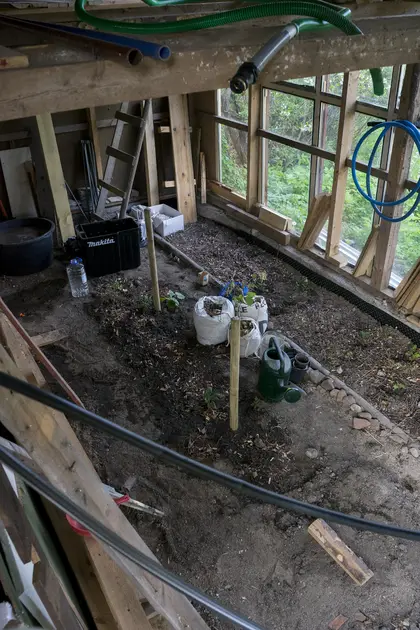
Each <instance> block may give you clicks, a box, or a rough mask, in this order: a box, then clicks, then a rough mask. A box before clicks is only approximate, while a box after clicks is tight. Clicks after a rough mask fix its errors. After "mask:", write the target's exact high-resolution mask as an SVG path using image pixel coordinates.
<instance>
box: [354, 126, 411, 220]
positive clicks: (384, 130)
mask: <svg viewBox="0 0 420 630" xmlns="http://www.w3.org/2000/svg"><path fill="white" fill-rule="evenodd" d="M380 128H382V131H381V133H380V134H379V136H378V139H377V140H376V142H375V145H374V147H373V149H372V153H371V155H370V158H369V162H368V165H367V172H366V192H365V191H364V190H363V189H362V187H361V186H360V184H359V181H358V179H357V174H356V162H357V155H358V153H359V150H360V147H361V146H362V144H363V143H364V142H365V140H367V139H368V138H369V136H370V135H371V134H372V133H374V132H375V131H377V130H378V129H380ZM393 128H394V129H403V130H404V131H405V132H407V133H408V134H409V136H411V137H412V139H413V141H414V144H415V145H416V147H417V151H418V152H419V153H420V131H419V130H418V129H417V127H416V126H415V125H414V124H413V123H412V122H410V121H409V120H393V121H390V122H382V123H378V124H377V125H375V126H374V127H372V129H369V130H368V131H367V132H366V133H365V134H364V135H363V136H362V137H361V138H360V140H359V142H358V143H357V145H356V148H355V150H354V153H353V159H352V163H351V172H352V175H353V181H354V183H355V185H356V188H357V190H358V191H359V193H360V194H361V195H362V197H364V198H365V199H366V200H367V201H369V203H370V204H371V206H372V208H373V209H374V211H375V212H376V214H378V215H379V216H380V217H381V219H384V220H385V221H391V223H399V222H400V221H404V219H408V217H409V216H410V215H411V214H413V212H414V211H415V210H416V208H417V206H418V205H419V203H420V179H419V181H418V182H417V184H416V186H415V188H413V190H411V191H410V192H409V193H408V194H407V195H406V196H405V197H403V198H402V199H398V200H397V201H378V200H377V199H375V198H374V197H372V189H371V186H370V178H371V171H372V164H373V160H374V159H375V155H376V151H377V150H378V147H379V145H380V143H381V142H382V140H383V138H384V136H385V134H386V133H387V131H389V132H391V130H392V129H393ZM414 195H417V197H416V199H415V201H414V203H413V205H412V206H411V208H410V209H409V210H408V211H407V212H406V213H405V214H403V215H402V216H401V217H395V218H394V217H388V216H386V214H384V213H383V212H381V211H380V209H379V207H378V206H380V207H390V206H399V205H400V204H403V203H405V202H406V201H408V200H409V199H411V198H412V197H414Z"/></svg>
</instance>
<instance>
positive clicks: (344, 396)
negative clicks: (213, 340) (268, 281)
mask: <svg viewBox="0 0 420 630" xmlns="http://www.w3.org/2000/svg"><path fill="white" fill-rule="evenodd" d="M285 339H286V342H287V343H288V344H289V345H290V346H291V347H292V348H293V349H294V350H297V351H298V352H302V353H303V354H305V355H306V356H307V357H308V358H309V363H310V366H311V367H310V368H309V371H308V378H309V380H310V381H311V383H313V384H314V385H315V386H317V387H321V388H322V389H323V390H324V391H326V392H329V394H330V396H331V398H333V399H334V400H336V401H337V402H340V403H341V404H342V405H343V406H344V407H346V408H347V409H348V411H349V412H350V413H351V414H352V416H353V417H352V419H351V421H350V426H351V427H352V428H353V429H358V430H361V429H365V430H369V431H373V432H376V431H380V430H381V429H382V430H383V435H384V437H385V436H386V437H388V438H389V439H390V440H392V441H393V442H395V443H396V444H399V445H401V447H402V449H401V450H402V453H403V454H404V455H407V454H408V453H410V455H412V456H413V457H414V458H415V459H417V458H418V457H419V456H420V444H419V443H418V442H416V441H415V440H413V439H412V438H411V436H410V435H409V434H408V433H406V432H405V431H403V429H401V428H400V427H399V426H397V425H396V424H394V423H393V422H391V420H390V419H389V418H387V417H386V416H384V414H383V413H381V412H380V411H379V409H376V407H374V406H373V405H371V404H370V403H369V402H368V401H367V400H365V399H364V398H362V396H360V394H358V393H357V392H355V391H354V390H353V389H351V387H349V386H348V385H346V384H345V383H343V381H340V379H338V378H336V377H335V376H334V375H333V374H331V372H329V371H328V370H327V369H326V368H324V367H323V366H322V365H321V364H320V363H319V362H318V361H316V359H314V358H313V357H311V356H310V355H309V354H308V353H307V352H305V350H303V349H302V348H300V347H299V346H298V345H297V344H296V343H294V342H293V341H291V340H290V339H288V338H287V337H286V338H285Z"/></svg>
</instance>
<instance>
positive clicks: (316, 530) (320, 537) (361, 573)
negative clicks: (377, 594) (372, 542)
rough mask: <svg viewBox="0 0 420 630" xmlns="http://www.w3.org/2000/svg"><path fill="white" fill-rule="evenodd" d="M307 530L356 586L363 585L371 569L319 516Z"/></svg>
mask: <svg viewBox="0 0 420 630" xmlns="http://www.w3.org/2000/svg"><path fill="white" fill-rule="evenodd" d="M308 532H309V534H310V535H311V536H312V537H313V538H314V539H315V540H316V542H317V543H318V544H319V545H321V547H322V548H323V549H324V550H325V551H326V552H327V553H328V554H329V555H330V556H331V558H333V560H335V562H336V563H337V564H338V565H339V566H340V567H341V568H342V569H344V571H345V572H346V573H347V574H348V575H349V576H350V577H351V579H352V580H353V581H354V582H356V584H358V586H363V584H366V582H367V581H368V580H370V578H371V577H372V576H373V571H371V570H370V569H369V568H368V567H367V566H366V564H365V563H364V562H363V560H362V559H361V558H359V557H358V556H356V554H355V553H354V551H352V550H351V549H350V547H348V546H347V545H346V544H345V543H344V542H343V541H342V540H341V538H340V537H339V536H338V534H337V533H336V532H335V531H334V530H333V529H332V528H331V527H330V526H329V525H328V524H327V523H326V522H325V521H323V520H322V519H321V518H318V519H317V520H316V521H314V522H313V523H311V525H309V527H308Z"/></svg>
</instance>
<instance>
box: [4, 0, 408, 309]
mask: <svg viewBox="0 0 420 630" xmlns="http://www.w3.org/2000/svg"><path fill="white" fill-rule="evenodd" d="M347 5H348V6H349V7H350V8H351V9H352V19H353V20H354V22H355V23H356V24H357V26H359V27H360V29H361V30H362V32H363V35H360V36H353V37H346V38H345V45H343V38H344V36H343V35H342V34H341V33H338V32H337V31H336V30H334V29H331V31H328V32H323V33H322V37H320V36H319V35H316V34H315V35H314V34H311V33H306V34H303V35H301V36H299V37H298V38H296V39H295V40H293V41H292V42H291V43H289V44H288V46H287V47H286V48H284V49H283V50H282V51H281V53H280V54H279V55H278V56H277V57H276V58H275V59H274V60H273V61H272V62H271V63H270V64H269V65H268V66H267V68H266V69H265V70H264V72H263V73H262V75H261V77H260V83H259V84H258V85H255V86H252V89H251V90H250V97H249V113H248V120H247V121H246V122H244V121H242V122H241V121H238V120H230V119H227V118H226V117H225V116H223V115H222V114H221V112H220V108H218V101H217V96H216V95H217V90H219V89H220V88H225V87H226V86H227V85H228V81H229V79H230V78H231V77H232V76H233V74H234V72H235V71H236V69H237V67H238V65H239V64H240V63H241V62H242V61H243V60H245V59H248V58H250V57H251V56H252V54H253V53H254V52H255V51H256V50H258V49H259V47H260V46H261V44H263V43H265V42H266V41H267V40H268V39H269V38H270V37H271V36H272V35H273V34H275V33H277V32H278V29H279V27H280V26H281V25H283V24H285V23H287V22H288V21H289V18H288V17H282V16H279V17H277V18H267V19H262V20H259V21H258V22H257V23H255V24H252V25H250V24H247V23H244V24H242V25H241V28H234V29H232V27H230V26H225V27H219V28H217V29H211V30H204V31H198V32H192V33H181V34H171V35H168V36H165V37H161V38H160V41H162V43H165V44H167V45H169V46H170V47H171V50H172V57H171V58H170V59H169V60H168V61H167V62H158V61H155V60H153V59H150V58H145V59H143V60H142V61H141V63H140V64H139V65H138V66H135V67H130V66H128V65H127V66H125V65H123V64H122V63H120V62H117V61H115V60H111V59H109V58H106V57H98V53H97V51H91V50H89V49H80V48H77V47H76V46H73V45H72V46H69V47H67V46H65V45H64V44H62V43H60V44H57V43H53V44H51V43H47V44H45V42H44V40H43V39H42V38H41V37H38V36H36V35H35V34H33V33H30V34H28V33H26V32H21V31H18V30H16V29H13V28H9V29H5V28H4V27H2V28H1V30H2V43H3V45H4V46H11V47H13V48H14V49H16V50H17V51H18V52H19V54H20V53H22V54H24V55H26V56H27V58H28V62H29V65H28V67H22V68H19V69H14V70H7V71H2V91H1V94H0V121H8V120H13V119H17V118H26V117H34V120H36V121H37V129H35V131H37V132H38V135H39V131H40V129H41V127H40V125H41V122H42V129H41V131H42V134H41V137H40V142H39V143H38V144H40V146H41V154H42V152H44V153H45V148H46V147H47V148H48V147H49V148H48V152H49V153H50V154H51V155H52V153H54V152H55V153H56V146H55V142H54V138H53V137H51V136H52V135H53V134H52V133H51V131H52V127H51V120H50V119H49V117H50V116H51V113H55V112H60V111H68V110H74V109H81V108H83V109H86V108H87V109H88V111H89V113H90V116H89V128H90V130H91V133H92V134H93V135H92V136H91V137H92V139H93V142H94V144H95V142H96V144H97V138H95V134H94V132H95V128H96V122H95V111H94V107H96V106H100V105H107V104H110V103H117V102H121V101H139V100H144V99H148V98H160V97H164V96H169V97H170V111H171V128H170V132H171V134H172V144H173V148H174V164H175V179H174V180H171V181H168V182H166V183H167V184H168V186H169V185H170V188H176V194H177V197H178V205H179V206H180V207H182V208H183V211H184V214H185V217H186V221H194V220H195V219H196V208H195V191H194V175H193V174H192V173H193V164H192V162H193V156H192V152H191V150H190V142H189V119H188V114H189V116H190V120H191V123H192V122H193V121H194V125H193V126H194V128H195V129H198V128H199V129H200V136H201V152H202V153H203V154H204V158H205V169H206V174H207V189H208V190H209V191H210V192H211V193H215V194H216V195H219V196H220V197H221V198H224V199H228V200H229V202H230V203H233V204H235V206H236V207H237V208H238V209H239V210H241V211H243V212H245V213H247V215H250V216H248V218H247V216H246V215H245V218H247V220H248V223H249V221H251V222H253V229H259V230H260V231H262V232H263V233H265V232H264V231H266V226H264V225H262V223H263V222H262V221H261V220H260V218H259V217H260V215H261V206H263V208H265V212H266V215H267V212H268V211H269V209H268V208H267V207H266V206H267V198H266V184H265V182H266V178H267V150H266V146H267V144H268V142H269V141H271V142H278V143H282V144H285V145H288V146H290V147H293V148H295V149H297V150H300V151H304V152H306V153H309V154H310V156H311V158H310V159H311V166H310V171H311V172H310V190H309V206H308V207H311V208H312V207H313V205H314V203H315V199H316V198H317V196H318V195H319V193H320V192H321V190H320V188H319V182H318V173H319V164H320V162H323V161H324V160H327V161H330V162H332V163H333V164H334V184H333V189H332V193H331V194H332V197H331V200H330V202H329V203H330V209H329V222H328V237H327V243H326V251H325V253H323V252H321V251H320V250H319V248H318V249H317V248H316V247H312V248H308V247H306V248H303V249H305V252H301V253H302V255H306V256H316V258H317V259H318V260H320V259H321V260H323V261H324V262H325V264H327V265H328V266H329V267H330V268H331V267H335V268H336V269H337V271H338V272H340V273H341V271H342V270H341V269H340V268H341V267H344V269H345V272H346V273H348V272H350V273H351V274H352V277H353V278H354V281H355V282H358V283H362V284H363V285H364V287H365V288H367V289H368V290H371V291H373V292H375V293H376V294H377V295H383V296H385V297H387V298H389V297H392V291H390V288H389V280H390V275H391V269H392V263H393V260H394V256H395V251H396V245H397V237H398V224H397V225H395V224H392V225H391V224H387V223H386V222H384V221H379V219H378V218H377V217H375V218H374V220H373V222H372V232H371V235H370V237H369V239H368V242H367V243H366V245H365V247H364V249H363V251H362V253H361V256H360V259H359V261H358V262H357V264H356V268H355V270H354V273H353V268H350V267H348V266H346V260H345V259H343V256H342V253H340V251H339V249H340V235H341V229H342V219H343V204H344V196H345V190H346V181H347V175H348V169H349V165H350V154H351V143H352V137H353V133H352V126H353V120H354V116H355V114H356V112H359V113H362V114H365V115H370V116H375V117H376V116H377V117H378V118H380V119H382V120H393V119H395V118H396V117H398V118H409V119H411V120H416V119H417V118H418V116H419V113H420V95H419V66H418V65H417V64H418V63H419V62H420V2H406V1H405V0H401V1H398V2H364V3H352V2H350V3H347ZM236 6H237V5H236V3H235V2H234V1H231V0H226V1H220V2H213V3H201V4H200V3H193V4H191V5H179V6H176V5H170V6H168V7H163V8H156V7H148V6H145V5H144V4H143V3H141V2H133V3H131V4H128V3H126V2H125V1H124V0H114V1H113V2H112V0H111V1H110V3H108V4H100V5H95V3H93V4H91V6H90V7H89V10H90V11H92V13H94V14H96V15H98V16H101V17H105V18H114V19H115V18H117V19H120V20H122V21H124V20H130V21H135V20H143V19H146V20H147V21H153V20H157V21H159V20H161V19H163V18H164V19H172V20H177V19H182V18H183V17H186V16H193V15H201V14H203V13H211V12H220V11H223V10H226V9H230V8H236ZM2 13H4V14H5V15H9V16H16V15H19V17H23V18H25V17H26V18H29V19H31V18H32V19H34V16H35V19H40V20H43V21H46V22H60V23H65V24H69V25H71V24H78V20H77V17H76V15H75V13H74V11H73V10H72V9H71V8H66V7H60V8H57V7H48V8H43V9H40V8H25V9H17V8H8V9H3V10H2ZM142 38H143V39H151V40H156V39H157V37H151V36H149V37H147V36H142ZM403 65H404V66H406V67H407V72H406V76H405V80H404V87H403V90H402V93H401V102H400V103H399V104H398V103H397V100H398V97H399V85H400V72H401V67H402V66H403ZM385 66H388V67H389V66H393V67H394V73H393V78H392V84H391V89H390V97H389V102H388V106H387V107H386V108H384V107H380V106H377V105H372V104H369V103H362V102H359V101H358V100H357V96H356V93H357V77H358V72H359V71H360V70H364V69H367V68H370V67H385ZM340 72H344V73H345V74H344V85H343V92H342V96H337V95H335V94H331V93H327V92H326V91H324V90H323V78H322V77H323V76H326V75H329V74H334V73H340ZM309 76H311V77H313V76H316V77H317V78H316V81H315V84H314V86H305V85H297V84H296V83H291V82H290V80H291V79H298V78H303V77H309ZM288 81H289V82H288ZM267 90H277V91H279V92H282V93H285V94H291V95H296V96H301V97H302V96H303V97H304V98H307V99H310V100H312V101H313V104H314V125H313V139H312V143H311V144H306V143H303V142H299V141H297V140H293V139H291V138H287V137H284V136H281V135H280V134H278V133H274V132H273V131H270V130H269V129H268V128H267V126H266V125H265V124H264V119H265V116H266V109H267V104H266V100H265V96H264V95H265V94H266V92H267ZM187 94H188V95H189V96H188V102H187V98H186V97H185V96H184V95H187ZM324 105H331V106H339V107H340V108H341V115H340V123H339V130H338V141H337V149H336V152H335V153H333V152H332V151H330V150H328V149H327V148H325V147H324V146H322V145H321V144H320V142H319V136H320V123H319V120H320V111H321V108H322V107H323V106H324ZM397 105H398V107H397ZM188 108H189V113H188ZM46 112H48V113H46ZM223 125H226V126H230V127H234V128H236V129H238V130H239V132H244V133H246V134H247V164H248V170H247V191H246V195H245V196H241V195H240V194H238V193H237V192H236V191H233V190H230V189H228V188H226V187H225V186H223V185H222V184H221V182H220V173H219V163H220V156H219V144H220V142H219V130H220V128H221V127H222V126H223ZM45 130H48V137H47V135H46V131H45ZM57 131H58V130H56V132H57ZM168 131H169V128H168ZM152 132H153V120H149V121H148V131H147V134H146V143H145V148H146V173H147V176H146V182H147V189H148V200H149V203H150V204H151V203H156V202H157V201H158V194H157V178H156V152H155V148H154V142H153V140H154V139H153V133H152ZM20 133H21V132H20ZM32 135H33V136H34V137H35V136H36V133H34V132H32ZM400 135H401V137H400ZM391 144H393V146H391ZM390 149H392V151H390ZM51 151H52V153H51ZM411 151H412V146H411V143H410V142H407V139H406V138H403V137H402V134H398V133H397V134H396V137H395V141H394V142H393V143H392V142H391V140H390V139H389V138H388V139H387V140H386V146H385V150H384V151H383V153H382V158H381V161H380V164H379V165H378V166H377V167H376V168H374V169H373V171H372V174H373V175H374V176H375V177H377V178H378V179H379V181H380V184H379V189H378V192H379V194H380V195H381V196H382V197H383V198H386V199H395V198H398V197H399V196H401V191H403V190H404V189H406V188H407V189H413V188H414V186H415V182H414V181H412V180H410V179H409V178H408V174H409V163H410V157H411ZM96 153H97V155H99V158H100V154H99V150H98V149H96ZM55 162H56V160H49V161H47V162H45V171H46V175H47V177H46V178H44V179H46V181H47V184H48V185H47V188H49V189H50V190H48V191H47V192H48V194H49V198H50V199H51V198H52V199H53V204H54V206H55V212H56V219H57V222H58V224H59V225H60V231H61V235H62V237H63V239H64V240H65V239H66V238H67V237H68V236H69V235H71V234H72V226H71V225H70V224H69V216H70V215H69V211H68V207H67V203H66V199H65V195H64V196H63V189H62V187H60V180H62V173H61V172H60V171H61V169H60V168H58V166H59V165H56V164H55ZM100 168H102V166H101V164H100ZM357 168H358V170H359V171H361V172H364V171H366V165H365V164H363V163H361V162H360V163H358V165H357ZM195 177H196V180H197V182H198V181H200V180H199V175H198V173H195ZM57 207H59V208H60V211H57ZM63 208H64V210H63ZM276 210H277V209H276ZM324 211H325V207H324V210H323V212H324ZM395 212H398V209H397V210H396V211H395ZM63 213H64V214H63ZM267 216H269V215H267ZM241 217H242V218H244V216H243V215H241ZM251 217H252V218H251ZM285 219H287V217H286V218H285ZM312 219H314V217H312ZM318 224H320V217H319V216H318V217H317V220H316V221H315V225H316V227H318V226H319V225H318ZM309 227H310V226H309V225H308V229H309ZM321 227H322V225H321ZM275 229H277V232H278V233H277V232H276V237H277V239H278V242H280V243H282V244H283V245H288V244H289V243H290V244H291V245H292V246H294V245H295V244H296V243H297V240H298V238H297V236H296V235H294V234H293V233H290V232H289V230H290V225H289V224H287V221H286V223H284V225H283V226H280V227H278V228H275ZM307 231H308V230H307ZM313 239H314V234H313V231H311V230H310V238H309V240H306V243H311V242H312V241H313ZM301 249H302V248H301ZM393 288H395V287H393ZM409 315H410V313H409Z"/></svg>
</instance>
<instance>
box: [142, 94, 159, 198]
mask: <svg viewBox="0 0 420 630" xmlns="http://www.w3.org/2000/svg"><path fill="white" fill-rule="evenodd" d="M143 115H144V111H143ZM145 122H146V135H145V138H144V140H145V146H144V148H145V153H144V163H145V171H146V188H147V203H148V205H149V206H156V205H157V204H158V203H159V183H158V172H157V161H156V144H155V127H154V124H153V101H151V102H150V108H149V110H148V112H147V116H146V121H145Z"/></svg>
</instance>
